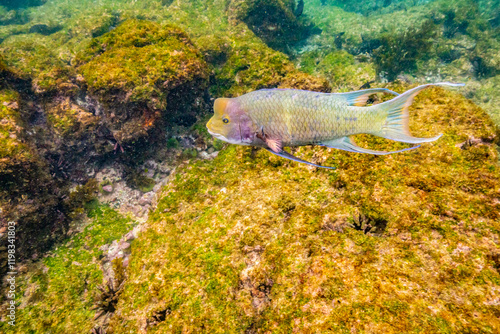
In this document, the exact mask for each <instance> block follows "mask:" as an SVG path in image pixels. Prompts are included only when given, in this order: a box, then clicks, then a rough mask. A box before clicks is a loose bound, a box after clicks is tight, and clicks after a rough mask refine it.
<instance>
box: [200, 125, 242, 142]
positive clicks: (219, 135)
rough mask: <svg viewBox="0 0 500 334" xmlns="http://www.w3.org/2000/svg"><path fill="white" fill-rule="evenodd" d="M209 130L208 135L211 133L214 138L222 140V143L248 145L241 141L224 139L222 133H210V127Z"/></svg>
mask: <svg viewBox="0 0 500 334" xmlns="http://www.w3.org/2000/svg"><path fill="white" fill-rule="evenodd" d="M207 130H208V133H210V134H211V135H212V136H214V137H215V138H217V139H220V140H222V141H225V142H226V143H230V144H237V145H246V144H244V143H242V142H241V140H231V139H228V138H226V137H224V136H223V135H221V134H220V133H216V132H212V131H210V129H209V128H208V127H207Z"/></svg>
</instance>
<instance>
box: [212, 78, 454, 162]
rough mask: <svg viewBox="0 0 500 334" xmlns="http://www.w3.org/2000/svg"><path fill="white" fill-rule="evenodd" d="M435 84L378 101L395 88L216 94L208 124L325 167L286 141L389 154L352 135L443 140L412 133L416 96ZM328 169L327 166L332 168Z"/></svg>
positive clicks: (233, 138)
mask: <svg viewBox="0 0 500 334" xmlns="http://www.w3.org/2000/svg"><path fill="white" fill-rule="evenodd" d="M431 85H450V86H461V85H460V84H451V83H438V84H429V85H422V86H418V87H416V88H413V89H411V90H409V91H407V92H405V93H404V94H401V95H399V96H397V97H395V98H393V99H392V100H389V101H386V102H384V103H380V104H377V105H373V106H362V105H365V104H366V101H367V99H368V97H369V96H370V95H372V94H374V93H381V92H383V93H390V94H394V95H398V94H397V93H395V92H392V91H390V90H387V89H381V88H375V89H367V90H361V91H356V92H350V93H318V92H311V91H304V90H297V89H262V90H258V91H254V92H250V93H248V94H245V95H242V96H239V97H236V98H231V99H224V98H223V99H217V100H216V101H215V103H214V116H213V117H212V118H211V119H210V121H209V122H208V123H207V128H208V130H209V132H210V133H211V134H212V135H214V136H215V137H217V138H219V139H221V140H224V141H227V142H230V143H233V144H239V145H252V146H260V147H264V148H266V149H267V150H268V151H270V152H271V153H274V154H277V155H279V156H282V157H284V158H288V159H291V160H295V161H299V162H303V163H307V164H310V165H314V166H317V167H324V166H319V165H315V164H312V163H310V162H307V161H303V160H301V159H298V158H296V157H294V156H292V155H290V154H289V153H288V152H286V151H284V150H283V147H285V146H303V145H322V146H327V147H332V148H337V149H342V150H346V151H351V152H357V153H369V154H378V155H382V154H389V153H396V152H401V151H406V150H408V149H413V148H416V147H411V148H408V149H404V150H400V151H394V152H385V151H374V150H369V149H364V148H361V147H359V146H357V145H356V144H355V143H354V142H353V141H352V140H351V139H350V138H349V136H351V135H356V134H361V133H366V134H372V135H375V136H379V137H383V138H387V139H392V140H396V141H400V142H406V143H413V144H416V143H423V142H430V141H434V140H436V139H438V138H439V137H440V136H436V137H432V138H415V137H412V136H411V135H410V133H409V127H408V119H409V115H408V107H409V105H410V104H411V102H412V100H413V97H414V96H415V95H416V94H417V93H418V92H419V91H421V90H422V89H424V88H426V87H428V86H431ZM327 168H328V167H327Z"/></svg>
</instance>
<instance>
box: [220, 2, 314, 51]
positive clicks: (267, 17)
mask: <svg viewBox="0 0 500 334" xmlns="http://www.w3.org/2000/svg"><path fill="white" fill-rule="evenodd" d="M301 1H302V0H301ZM301 1H299V5H298V8H297V10H298V11H297V12H295V10H296V9H295V0H271V1H263V0H232V1H231V2H230V4H229V6H228V13H229V17H233V18H235V19H237V20H240V21H243V22H245V23H246V24H247V25H248V27H249V28H250V29H252V31H253V32H254V33H255V34H256V35H257V36H259V37H260V38H262V40H263V41H264V42H265V43H266V44H268V45H269V46H270V47H272V48H274V49H278V50H282V51H287V46H289V45H292V44H294V43H296V42H298V41H301V40H303V39H305V38H307V37H308V36H309V35H311V34H313V33H320V32H321V31H320V30H319V29H318V28H315V27H314V25H313V24H312V23H310V22H309V21H307V20H305V19H301V20H299V19H298V17H299V16H300V15H301V14H302V10H300V4H301V3H302V8H303V5H304V3H303V1H302V2H301Z"/></svg>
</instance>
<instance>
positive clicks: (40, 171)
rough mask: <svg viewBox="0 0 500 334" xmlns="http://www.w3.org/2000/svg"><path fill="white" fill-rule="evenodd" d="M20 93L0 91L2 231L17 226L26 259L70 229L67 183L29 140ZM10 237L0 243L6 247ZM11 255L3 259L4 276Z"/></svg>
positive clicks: (21, 252) (20, 255)
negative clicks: (10, 224) (53, 173)
mask: <svg viewBox="0 0 500 334" xmlns="http://www.w3.org/2000/svg"><path fill="white" fill-rule="evenodd" d="M21 108H22V107H21V105H20V99H19V95H18V94H17V93H15V92H13V91H9V90H0V211H1V216H2V219H0V224H1V226H0V228H2V229H3V227H7V222H8V221H14V222H15V223H16V257H17V260H19V261H21V260H26V259H28V258H30V257H31V255H33V254H39V253H40V252H43V251H45V250H47V249H48V248H49V247H50V246H51V244H52V243H53V242H54V240H58V239H60V238H61V237H62V236H63V235H64V232H65V229H66V226H67V219H66V213H67V209H66V208H65V204H64V202H63V200H62V197H63V195H65V194H66V193H67V191H65V190H64V184H61V183H59V182H58V181H57V180H54V179H53V178H52V176H51V173H50V169H49V166H48V164H47V162H46V161H45V159H44V158H43V157H42V156H40V155H39V154H38V152H37V150H36V148H34V145H32V143H30V142H29V141H28V140H26V138H25V133H24V131H25V122H24V120H23V118H22V117H21ZM6 238H7V233H1V234H0V242H1V243H2V244H3V245H6V244H7V241H6ZM6 256H7V252H3V253H2V258H1V259H0V265H1V267H0V268H1V269H0V275H1V274H3V273H4V272H5V270H6V269H7V265H6V264H5V261H6Z"/></svg>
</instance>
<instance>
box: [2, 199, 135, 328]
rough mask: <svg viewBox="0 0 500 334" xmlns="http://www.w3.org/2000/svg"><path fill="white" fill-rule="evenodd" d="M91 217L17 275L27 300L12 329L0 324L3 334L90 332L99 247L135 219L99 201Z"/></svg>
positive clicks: (98, 274) (98, 273)
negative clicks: (79, 228)
mask: <svg viewBox="0 0 500 334" xmlns="http://www.w3.org/2000/svg"><path fill="white" fill-rule="evenodd" d="M89 217H90V218H91V222H90V224H89V225H87V226H86V227H85V229H84V231H83V232H82V233H80V234H78V235H76V236H74V237H73V238H71V239H69V240H68V241H67V242H66V243H65V244H63V245H60V246H58V247H57V248H56V249H54V250H53V251H52V252H51V253H50V254H48V256H47V257H46V258H45V259H43V260H42V261H40V262H38V263H34V264H32V265H30V266H32V267H33V268H31V270H30V271H28V272H24V273H22V274H21V275H20V276H19V277H18V279H19V281H18V282H19V288H20V291H24V292H25V293H24V298H25V299H24V300H25V302H24V303H22V304H21V305H19V304H18V310H19V312H18V313H17V314H16V316H17V319H16V320H17V321H16V326H15V327H14V328H11V327H10V326H9V325H8V324H6V323H2V324H1V325H0V328H2V331H3V332H4V333H46V332H51V331H54V332H57V333H86V332H89V333H90V331H91V329H92V328H93V318H94V315H95V311H94V310H93V309H92V308H93V305H94V302H95V300H96V299H97V298H98V297H97V292H98V290H97V286H98V285H100V284H101V283H102V280H103V276H102V271H101V268H100V259H101V257H102V253H103V252H102V251H101V250H99V247H101V246H103V245H105V244H109V243H111V242H112V241H113V240H116V239H119V238H120V237H121V236H122V235H123V234H124V233H126V232H127V231H128V230H130V229H131V228H132V227H133V223H134V222H133V221H131V219H129V218H125V217H123V216H121V215H120V214H118V213H117V212H116V211H114V210H112V209H110V208H108V207H106V206H102V205H101V206H99V207H98V208H96V209H95V210H92V211H91V212H89ZM33 319H39V320H40V321H33Z"/></svg>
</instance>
